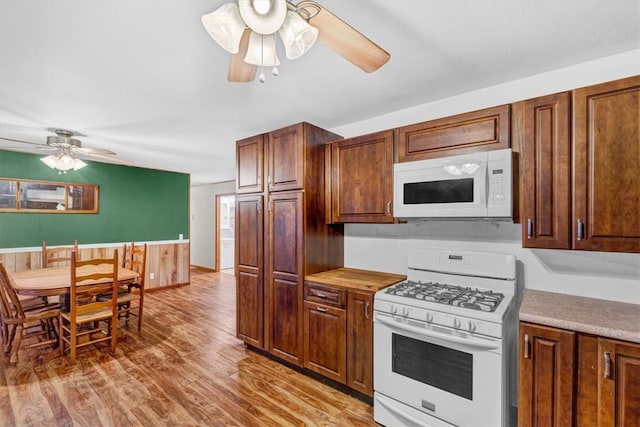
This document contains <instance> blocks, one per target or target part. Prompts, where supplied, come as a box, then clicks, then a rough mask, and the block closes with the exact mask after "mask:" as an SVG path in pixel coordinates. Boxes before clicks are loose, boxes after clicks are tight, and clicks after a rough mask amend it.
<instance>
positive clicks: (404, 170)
mask: <svg viewBox="0 0 640 427" xmlns="http://www.w3.org/2000/svg"><path fill="white" fill-rule="evenodd" d="M512 156H513V154H512V152H511V149H504V150H493V151H485V152H479V153H472V154H465V155H460V156H450V157H440V158H435V159H428V160H418V161H413V162H406V163H396V164H395V165H394V205H393V208H394V216H395V217H396V218H407V219H409V218H496V219H504V220H509V219H511V218H512V215H513V196H512V195H513V160H512Z"/></svg>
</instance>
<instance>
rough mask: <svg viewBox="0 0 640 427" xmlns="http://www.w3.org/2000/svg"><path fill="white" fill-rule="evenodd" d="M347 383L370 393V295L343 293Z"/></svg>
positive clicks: (371, 312)
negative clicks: (345, 314) (345, 315)
mask: <svg viewBox="0 0 640 427" xmlns="http://www.w3.org/2000/svg"><path fill="white" fill-rule="evenodd" d="M347 313H348V315H347V366H348V369H347V386H349V387H351V388H352V389H354V390H357V391H359V392H360V393H362V394H365V395H367V396H372V395H373V320H372V317H373V294H372V293H371V292H360V291H352V290H349V292H348V294H347Z"/></svg>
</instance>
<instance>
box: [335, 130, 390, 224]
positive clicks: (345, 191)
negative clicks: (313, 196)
mask: <svg viewBox="0 0 640 427" xmlns="http://www.w3.org/2000/svg"><path fill="white" fill-rule="evenodd" d="M331 171H332V172H331V199H330V200H331V221H330V222H333V223H344V222H374V223H385V222H393V131H391V130H388V131H383V132H378V133H373V134H370V135H364V136H359V137H356V138H351V139H345V140H342V141H337V142H334V143H332V146H331Z"/></svg>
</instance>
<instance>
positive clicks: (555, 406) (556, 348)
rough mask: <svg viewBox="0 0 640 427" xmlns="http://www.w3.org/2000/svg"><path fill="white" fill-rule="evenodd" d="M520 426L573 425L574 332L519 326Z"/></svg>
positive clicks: (562, 426) (523, 324) (525, 325)
mask: <svg viewBox="0 0 640 427" xmlns="http://www.w3.org/2000/svg"><path fill="white" fill-rule="evenodd" d="M519 347H520V350H519V353H520V357H519V360H520V367H519V393H518V394H519V396H518V425H519V426H520V427H524V426H539V427H550V426H556V427H564V426H570V425H572V422H573V392H574V365H573V360H574V353H575V333H574V332H569V331H563V330H560V329H555V328H549V327H544V326H536V325H530V324H526V323H521V324H520V346H519Z"/></svg>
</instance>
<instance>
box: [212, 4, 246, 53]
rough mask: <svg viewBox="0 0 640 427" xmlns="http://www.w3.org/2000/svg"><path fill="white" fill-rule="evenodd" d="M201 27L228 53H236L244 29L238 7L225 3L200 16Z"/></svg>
mask: <svg viewBox="0 0 640 427" xmlns="http://www.w3.org/2000/svg"><path fill="white" fill-rule="evenodd" d="M202 25H204V28H205V29H206V30H207V32H208V33H209V35H210V36H211V38H212V39H213V40H215V41H216V43H218V44H219V45H220V46H222V48H223V49H224V50H226V51H227V52H229V53H238V50H239V49H240V39H241V38H242V33H244V29H245V27H246V25H245V23H244V21H243V20H242V17H241V16H240V11H239V9H238V5H237V4H235V3H226V4H223V5H222V6H220V7H219V8H218V9H216V10H214V11H213V12H211V13H209V14H207V15H202Z"/></svg>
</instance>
